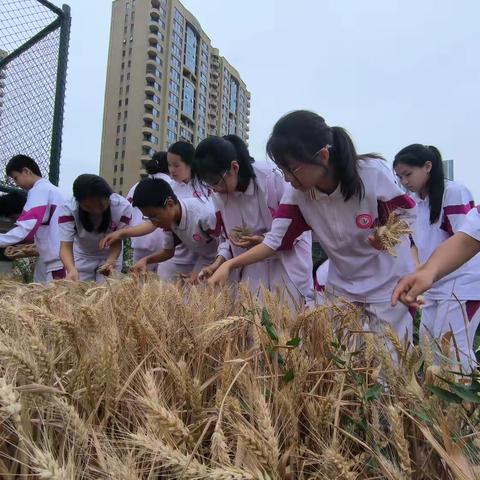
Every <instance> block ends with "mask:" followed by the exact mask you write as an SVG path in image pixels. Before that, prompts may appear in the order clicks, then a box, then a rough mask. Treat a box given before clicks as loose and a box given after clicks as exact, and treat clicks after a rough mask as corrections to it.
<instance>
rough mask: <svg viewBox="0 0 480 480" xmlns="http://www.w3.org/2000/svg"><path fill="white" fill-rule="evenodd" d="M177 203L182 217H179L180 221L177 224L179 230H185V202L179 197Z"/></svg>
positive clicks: (186, 213) (186, 212)
mask: <svg viewBox="0 0 480 480" xmlns="http://www.w3.org/2000/svg"><path fill="white" fill-rule="evenodd" d="M178 203H179V204H180V210H181V212H182V218H180V223H179V224H178V227H177V228H178V229H179V230H185V229H186V228H187V215H188V211H187V208H186V207H185V202H184V201H183V200H181V199H178Z"/></svg>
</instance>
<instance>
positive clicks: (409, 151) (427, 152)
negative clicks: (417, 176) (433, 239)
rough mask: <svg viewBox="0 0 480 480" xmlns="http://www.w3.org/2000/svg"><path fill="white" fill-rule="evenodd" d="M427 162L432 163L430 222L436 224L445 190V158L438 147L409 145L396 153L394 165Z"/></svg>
mask: <svg viewBox="0 0 480 480" xmlns="http://www.w3.org/2000/svg"><path fill="white" fill-rule="evenodd" d="M427 162H430V163H431V164H432V169H431V170H430V177H429V179H428V181H427V185H426V187H427V193H428V199H429V202H430V224H434V223H435V222H437V221H438V219H439V218H440V215H441V213H442V203H443V194H444V192H445V175H444V173H443V160H442V154H441V153H440V151H439V150H438V148H436V147H434V146H431V145H428V146H427V145H421V144H418V143H414V144H412V145H409V146H408V147H405V148H402V150H400V151H399V152H398V153H397V154H396V155H395V160H394V161H393V167H394V168H395V167H396V166H397V165H398V164H400V163H403V164H405V165H408V166H410V167H423V166H424V165H425V163H427Z"/></svg>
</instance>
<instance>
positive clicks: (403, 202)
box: [377, 194, 415, 225]
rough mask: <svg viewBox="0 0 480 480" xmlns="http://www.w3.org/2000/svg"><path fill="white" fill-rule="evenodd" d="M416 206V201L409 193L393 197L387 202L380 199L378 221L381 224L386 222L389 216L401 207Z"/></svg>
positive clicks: (407, 208) (409, 207) (408, 208)
mask: <svg viewBox="0 0 480 480" xmlns="http://www.w3.org/2000/svg"><path fill="white" fill-rule="evenodd" d="M414 207H415V201H414V200H413V199H412V198H411V197H410V196H408V195H407V194H404V195H399V196H398V197H395V198H392V199H391V200H388V201H386V202H384V201H382V200H378V202H377V208H378V223H379V224H380V225H383V224H385V222H386V221H387V219H388V216H389V215H390V214H391V213H392V212H394V211H395V210H397V209H399V208H402V209H406V210H410V209H411V208H414Z"/></svg>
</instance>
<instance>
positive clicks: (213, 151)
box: [193, 135, 313, 304]
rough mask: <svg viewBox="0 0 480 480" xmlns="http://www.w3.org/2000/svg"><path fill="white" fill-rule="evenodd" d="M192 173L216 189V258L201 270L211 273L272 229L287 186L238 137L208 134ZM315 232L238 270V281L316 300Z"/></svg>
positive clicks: (287, 296)
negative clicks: (283, 250) (313, 261)
mask: <svg viewBox="0 0 480 480" xmlns="http://www.w3.org/2000/svg"><path fill="white" fill-rule="evenodd" d="M193 175H194V177H195V180H196V182H197V183H200V184H201V185H203V186H204V187H205V188H206V189H208V191H212V192H213V194H212V200H213V203H214V206H215V210H216V216H217V226H216V229H215V232H216V234H217V235H218V236H219V237H220V238H221V240H220V246H219V249H218V255H217V258H216V260H215V262H214V263H213V264H212V265H210V266H209V267H207V268H204V269H203V270H202V272H201V277H203V278H208V277H210V276H211V275H212V274H213V273H214V272H215V271H216V270H217V269H218V268H219V267H220V265H222V263H224V262H225V261H227V260H229V259H232V258H236V257H238V256H240V255H241V254H242V253H244V252H247V251H249V249H251V248H253V247H255V246H256V245H260V244H261V243H262V242H263V240H264V236H265V234H266V233H267V232H268V231H269V230H270V229H271V227H272V222H273V213H274V212H275V210H276V209H277V208H278V206H279V204H280V200H281V198H282V195H283V193H284V191H285V189H286V186H287V184H286V183H285V181H284V179H283V178H282V176H281V174H280V172H279V171H278V170H277V169H275V168H273V166H271V165H268V164H267V163H262V164H259V163H256V162H255V161H254V159H253V158H252V157H251V156H250V153H249V152H248V148H247V146H246V145H245V143H244V142H243V140H242V139H241V138H239V137H237V136H236V135H226V136H225V137H222V138H221V137H209V138H207V139H205V140H203V141H202V142H200V144H199V145H198V147H197V149H196V151H195V160H194V165H193ZM311 272H312V244H311V234H310V232H306V233H305V234H303V235H301V236H299V238H298V239H295V241H294V242H293V245H292V248H291V249H290V250H289V251H285V252H282V253H281V254H280V255H278V257H277V258H272V259H269V260H266V261H263V262H259V263H257V264H255V265H248V266H245V268H243V269H241V270H240V271H239V275H238V277H236V279H238V280H239V281H242V282H245V283H247V284H248V285H249V286H250V288H251V289H252V291H254V292H256V293H257V292H258V290H259V288H260V287H261V286H262V285H263V286H264V287H266V288H268V289H271V290H274V291H275V290H277V289H278V290H280V291H281V292H282V293H283V294H284V298H285V299H287V300H289V299H290V298H291V297H292V296H293V298H295V300H296V301H297V302H298V303H300V304H302V303H304V302H307V301H312V300H313V278H312V274H311Z"/></svg>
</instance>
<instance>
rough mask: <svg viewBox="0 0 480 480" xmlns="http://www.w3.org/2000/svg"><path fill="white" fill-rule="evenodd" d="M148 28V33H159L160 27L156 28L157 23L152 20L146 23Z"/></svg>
mask: <svg viewBox="0 0 480 480" xmlns="http://www.w3.org/2000/svg"><path fill="white" fill-rule="evenodd" d="M148 28H149V30H150V32H152V33H153V34H155V35H157V34H158V32H159V31H160V27H159V26H158V22H156V21H154V20H150V21H149V22H148Z"/></svg>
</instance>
